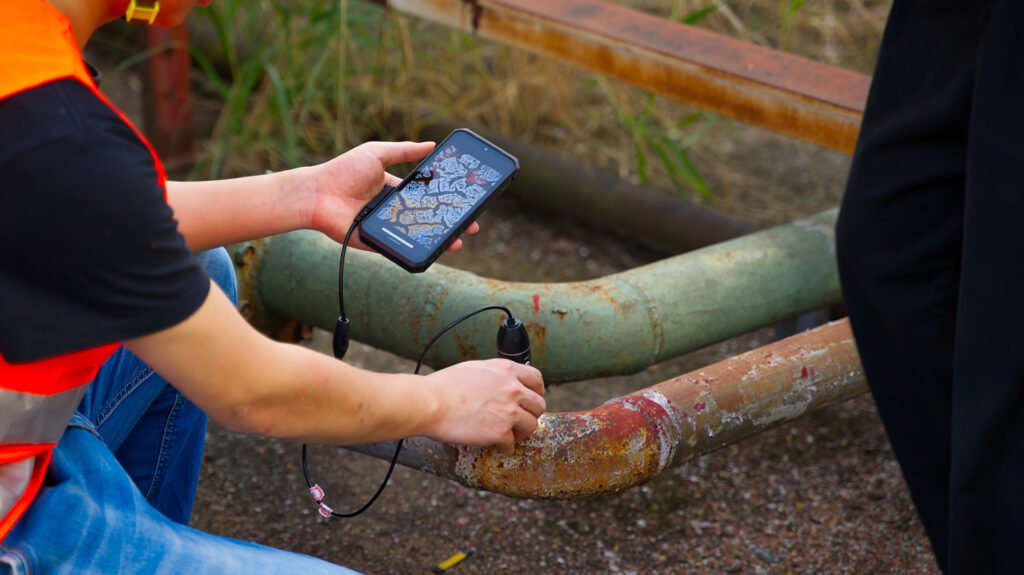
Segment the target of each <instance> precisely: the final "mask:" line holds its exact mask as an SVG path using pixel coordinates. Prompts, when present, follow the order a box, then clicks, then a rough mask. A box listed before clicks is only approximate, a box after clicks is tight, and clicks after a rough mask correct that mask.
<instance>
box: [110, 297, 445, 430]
mask: <svg viewBox="0 0 1024 575" xmlns="http://www.w3.org/2000/svg"><path fill="white" fill-rule="evenodd" d="M126 345H127V346H128V348H129V349H130V350H131V351H132V352H134V353H135V354H136V355H138V356H139V357H140V358H141V359H142V360H143V361H145V362H146V363H147V364H149V365H150V366H151V367H152V368H153V369H155V370H156V371H157V372H159V373H160V374H161V375H163V376H164V377H165V378H166V379H167V380H168V381H170V382H171V384H172V385H174V386H175V387H176V388H177V389H178V390H179V391H181V392H182V393H184V394H185V396H186V397H188V398H189V399H190V400H192V401H193V402H194V403H195V404H196V405H198V406H199V407H200V408H201V409H203V411H205V412H207V413H208V414H209V415H210V417H211V418H212V419H213V420H214V421H216V422H217V423H219V424H221V425H223V426H225V427H227V428H229V429H232V430H236V431H241V432H246V433H258V434H261V435H270V436H275V437H282V438H289V439H299V440H306V441H313V442H327V443H338V444H351V443H365V442H372V441H380V440H385V439H395V438H399V437H405V436H409V435H419V434H424V433H428V432H429V431H430V426H431V424H432V423H433V422H434V419H435V416H436V415H437V408H438V405H439V404H438V399H437V397H436V394H435V393H434V392H435V391H436V390H435V388H433V387H431V386H432V385H434V384H433V383H432V382H430V381H426V379H427V378H424V377H420V376H412V375H394V374H380V373H373V372H369V371H365V370H362V369H359V368H356V367H353V366H351V365H348V364H345V363H343V362H340V361H338V360H336V359H334V358H331V357H328V356H325V355H321V354H318V353H316V352H313V351H311V350H309V349H306V348H302V347H299V346H296V345H290V344H283V343H279V342H275V341H272V340H270V339H268V338H266V337H264V336H263V335H262V334H260V333H258V332H257V331H256V330H254V329H253V328H252V327H250V326H249V325H248V324H246V323H245V321H244V320H242V318H241V316H239V315H238V313H237V312H236V311H235V310H234V308H233V306H232V305H231V303H230V301H228V299H227V298H226V297H225V296H224V294H223V293H221V292H220V290H218V289H217V288H215V287H211V290H210V295H209V296H207V299H206V302H205V303H203V305H202V306H201V307H200V308H199V310H198V311H197V312H196V313H195V314H193V316H192V317H190V318H189V319H187V320H185V321H184V322H182V323H181V324H179V325H177V326H174V327H172V328H169V329H167V330H164V331H162V332H159V333H157V334H153V335H150V336H146V337H143V338H139V339H136V340H131V341H128V342H126Z"/></svg>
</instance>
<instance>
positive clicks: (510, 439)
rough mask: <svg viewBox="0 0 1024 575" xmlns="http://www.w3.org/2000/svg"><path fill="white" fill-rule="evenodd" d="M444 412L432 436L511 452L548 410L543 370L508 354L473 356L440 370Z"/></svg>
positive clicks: (436, 379) (437, 382)
mask: <svg viewBox="0 0 1024 575" xmlns="http://www.w3.org/2000/svg"><path fill="white" fill-rule="evenodd" d="M426 378H427V380H428V381H430V383H431V384H433V385H434V386H435V387H436V393H437V396H438V398H439V400H440V405H441V408H440V412H439V417H438V418H437V419H436V420H435V422H434V424H433V425H432V426H431V427H430V429H429V430H428V432H427V435H429V436H430V437H433V438H434V439H437V440H440V441H444V442H448V443H456V444H460V445H475V446H479V447H486V446H491V445H495V446H497V447H498V448H499V449H500V450H501V452H502V453H504V454H505V455H512V454H513V453H515V442H516V441H517V440H520V439H524V438H526V437H528V436H529V435H530V434H531V433H533V430H535V429H536V428H537V418H538V417H540V416H541V414H543V413H544V410H545V409H547V403H546V402H545V401H544V397H543V396H544V379H543V377H542V376H541V373H540V371H538V370H537V369H536V368H534V367H530V366H528V365H521V364H518V363H515V362H512V361H509V360H507V359H489V360H484V361H467V362H464V363H459V364H456V365H453V366H451V367H448V368H446V369H442V370H440V371H436V372H434V373H432V374H430V375H428V376H426Z"/></svg>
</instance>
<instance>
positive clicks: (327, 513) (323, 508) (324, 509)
mask: <svg viewBox="0 0 1024 575" xmlns="http://www.w3.org/2000/svg"><path fill="white" fill-rule="evenodd" d="M317 511H319V512H320V515H322V516H324V518H326V519H330V518H331V515H332V514H333V513H334V510H333V509H331V508H330V507H328V506H327V504H326V503H324V502H322V501H321V502H320V507H319V508H318V509H317Z"/></svg>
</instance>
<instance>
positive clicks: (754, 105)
mask: <svg viewBox="0 0 1024 575" xmlns="http://www.w3.org/2000/svg"><path fill="white" fill-rule="evenodd" d="M378 3H382V4H385V5H386V6H388V7H390V8H393V9H396V10H399V11H401V12H405V13H408V14H412V15H415V16H418V17H421V18H424V19H427V20H432V21H434V22H439V23H441V24H445V25H448V26H452V27H455V28H459V29H461V30H465V31H467V32H471V33H474V34H477V35H479V36H481V37H483V38H488V39H491V40H495V41H497V42H501V43H504V44H508V45H511V46H515V47H517V48H521V49H523V50H526V51H529V52H533V53H537V54H542V55H545V56H550V57H553V58H558V59H560V60H563V61H566V62H568V63H570V64H573V65H575V66H578V67H580V68H584V69H587V70H593V71H595V72H599V73H602V74H605V75H607V76H610V77H613V78H617V79H619V80H623V81H625V82H628V83H630V84H633V85H636V86H639V87H641V88H644V89H648V90H651V91H654V92H657V93H660V94H663V95H665V96H669V97H671V98H675V99H678V100H681V101H684V102H687V103H690V104H693V105H696V106H698V107H701V108H704V109H707V110H711V111H714V112H717V113H720V114H723V115H726V116H730V117H732V118H736V119H738V120H741V121H744V122H747V123H750V124H754V125H757V126H761V127H763V128H767V129H769V130H773V131H776V132H780V133H782V134H786V135H789V136H792V137H795V138H799V139H802V140H806V141H809V142H813V143H815V144H818V145H821V146H825V147H828V148H832V149H835V150H838V151H841V152H845V153H852V151H853V148H854V145H855V143H856V139H857V133H858V130H859V125H860V120H861V116H862V114H863V111H864V104H865V101H866V99H867V92H868V87H869V85H870V78H869V77H868V76H866V75H864V74H860V73H857V72H853V71H851V70H846V69H843V68H839V67H836V66H830V65H827V64H823V63H820V62H815V61H813V60H809V59H807V58H802V57H800V56H796V55H793V54H787V53H785V52H781V51H778V50H773V49H770V48H765V47H762V46H757V45H755V44H751V43H749V42H743V41H741V40H736V39H734V38H730V37H728V36H724V35H721V34H715V33H713V32H709V31H707V30H702V29H700V28H696V27H692V26H687V25H685V24H680V23H676V22H672V21H669V20H666V19H663V18H659V17H657V16H653V15H650V14H645V13H643V12H639V11H637V10H631V9H629V8H626V7H623V6H618V5H615V4H612V3H610V2H601V1H599V0H561V1H559V2H550V1H548V0H474V1H473V2H467V1H466V0H387V1H386V2H378Z"/></svg>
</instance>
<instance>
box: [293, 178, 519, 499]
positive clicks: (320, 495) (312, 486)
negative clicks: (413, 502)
mask: <svg viewBox="0 0 1024 575" xmlns="http://www.w3.org/2000/svg"><path fill="white" fill-rule="evenodd" d="M382 193H383V192H382ZM378 197H379V196H378ZM371 210H372V207H371V206H369V205H368V206H367V207H364V208H363V209H362V210H361V211H360V212H359V214H357V215H356V217H355V218H354V219H353V221H352V225H351V226H349V229H348V231H347V232H345V239H344V240H343V241H342V242H341V255H340V256H339V258H338V311H339V313H340V314H341V315H340V316H339V317H338V327H341V326H343V325H344V338H345V339H346V341H345V342H344V346H343V347H341V348H339V342H338V338H339V330H338V329H337V328H336V329H335V335H334V338H335V341H334V342H333V346H334V350H335V357H337V358H338V359H341V357H342V356H343V355H344V351H345V350H347V349H348V341H347V338H348V318H347V317H346V315H345V298H344V291H345V290H344V286H345V283H344V281H345V253H346V251H347V250H348V244H349V241H350V240H351V239H352V232H353V231H354V230H355V229H356V226H358V225H359V224H360V223H361V222H362V221H363V219H365V218H366V216H367V215H368V214H369V212H370V211H371ZM490 310H498V311H503V312H505V315H506V316H507V319H512V312H511V311H509V309H508V308H507V307H505V306H501V305H487V306H484V307H481V308H478V309H475V310H473V311H471V312H469V313H467V314H465V315H463V316H461V317H459V318H458V319H456V320H454V321H452V322H450V323H449V324H448V325H446V326H444V327H443V328H441V330H440V331H438V332H437V333H436V334H434V337H432V338H430V341H428V342H427V345H426V346H425V347H424V348H423V352H422V353H420V357H419V359H417V360H416V369H415V370H414V371H413V373H414V374H416V375H419V373H420V368H421V367H423V359H424V358H425V357H426V355H427V352H429V351H430V348H431V347H432V346H433V345H434V344H435V343H437V340H439V339H440V338H441V336H443V335H444V334H446V333H448V331H449V330H451V329H452V328H454V327H455V326H457V325H459V324H460V323H462V322H464V321H466V320H467V319H469V318H471V317H473V316H475V315H477V314H479V313H483V312H485V311H490ZM339 349H341V350H342V352H341V353H340V354H339V353H338V351H339ZM404 443H405V439H399V440H398V441H397V442H396V443H395V453H394V455H392V456H391V463H389V464H388V471H387V473H386V474H385V475H384V480H383V481H381V483H380V487H378V488H377V491H376V493H374V494H373V496H372V497H370V499H369V500H367V501H366V503H364V504H363V505H362V507H360V508H359V509H357V510H355V511H351V512H348V513H339V512H337V511H335V510H333V509H331V508H330V507H329V506H328V505H327V504H326V503H324V498H325V497H326V493H325V492H324V490H323V488H321V487H320V485H318V484H317V483H315V482H314V481H313V479H312V476H311V475H310V473H309V456H308V455H307V449H306V448H307V445H306V444H305V443H303V444H302V475H303V477H305V479H306V486H307V487H308V488H309V493H310V495H312V496H313V499H314V500H315V501H316V503H317V506H318V510H319V512H320V515H322V516H324V517H342V518H349V517H355V516H356V515H359V514H361V513H363V512H364V511H366V510H367V509H369V508H370V506H371V505H373V504H374V502H375V501H377V498H378V497H380V494H381V493H383V492H384V488H385V487H387V484H388V481H390V480H391V474H392V473H393V472H394V471H395V465H396V464H397V463H398V456H399V454H400V453H401V452H402V445H403V444H404Z"/></svg>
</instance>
